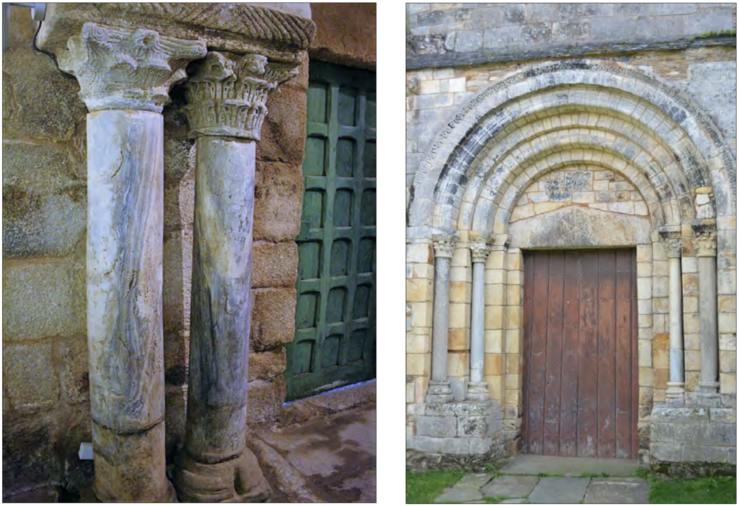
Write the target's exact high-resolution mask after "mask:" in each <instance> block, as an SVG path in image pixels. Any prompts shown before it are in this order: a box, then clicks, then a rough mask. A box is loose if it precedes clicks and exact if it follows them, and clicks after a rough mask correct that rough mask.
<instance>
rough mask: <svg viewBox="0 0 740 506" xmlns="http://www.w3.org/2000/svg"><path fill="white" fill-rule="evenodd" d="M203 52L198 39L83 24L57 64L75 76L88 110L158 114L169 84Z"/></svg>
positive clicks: (184, 75)
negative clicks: (132, 110)
mask: <svg viewBox="0 0 740 506" xmlns="http://www.w3.org/2000/svg"><path fill="white" fill-rule="evenodd" d="M205 55H206V45H205V43H203V42H202V41H199V40H182V39H176V38H173V37H165V36H162V35H160V34H159V33H157V32H155V31H154V30H145V29H138V30H130V29H124V28H115V27H112V26H105V25H101V24H98V23H85V24H84V25H83V26H82V30H81V33H80V35H77V36H75V37H71V38H70V39H69V40H68V42H67V51H66V52H65V53H64V54H62V55H60V57H59V68H60V69H61V70H63V71H65V72H68V73H70V74H73V75H74V76H75V77H77V80H78V81H79V83H80V88H81V91H80V97H81V98H82V100H83V101H84V102H85V104H86V105H87V108H88V109H89V110H90V111H96V110H102V109H135V110H144V111H153V112H162V107H163V106H164V105H165V104H167V103H169V101H170V97H169V91H170V88H171V87H172V86H173V85H175V84H177V83H179V82H181V81H184V80H185V79H186V78H187V73H186V72H185V67H186V66H187V64H188V63H190V61H192V60H195V59H198V58H202V57H203V56H205Z"/></svg>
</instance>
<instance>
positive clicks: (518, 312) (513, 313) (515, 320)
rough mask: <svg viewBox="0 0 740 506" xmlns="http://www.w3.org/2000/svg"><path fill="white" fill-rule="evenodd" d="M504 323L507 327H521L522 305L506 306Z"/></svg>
mask: <svg viewBox="0 0 740 506" xmlns="http://www.w3.org/2000/svg"><path fill="white" fill-rule="evenodd" d="M505 323H506V328H507V329H519V328H521V327H522V307H521V306H507V307H506V321H505Z"/></svg>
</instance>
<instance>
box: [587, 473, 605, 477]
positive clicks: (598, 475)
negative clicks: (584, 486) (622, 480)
mask: <svg viewBox="0 0 740 506" xmlns="http://www.w3.org/2000/svg"><path fill="white" fill-rule="evenodd" d="M608 477H609V475H608V474H607V473H581V478H608Z"/></svg>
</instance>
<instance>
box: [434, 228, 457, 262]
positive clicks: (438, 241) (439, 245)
mask: <svg viewBox="0 0 740 506" xmlns="http://www.w3.org/2000/svg"><path fill="white" fill-rule="evenodd" d="M432 243H433V244H434V256H435V257H437V258H452V254H453V253H454V251H455V244H457V236H455V235H454V234H436V235H433V236H432Z"/></svg>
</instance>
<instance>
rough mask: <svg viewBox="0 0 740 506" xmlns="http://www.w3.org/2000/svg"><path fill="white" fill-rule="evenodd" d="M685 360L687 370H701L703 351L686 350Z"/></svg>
mask: <svg viewBox="0 0 740 506" xmlns="http://www.w3.org/2000/svg"><path fill="white" fill-rule="evenodd" d="M683 360H684V369H685V370H686V371H701V351H694V350H684V352H683Z"/></svg>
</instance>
